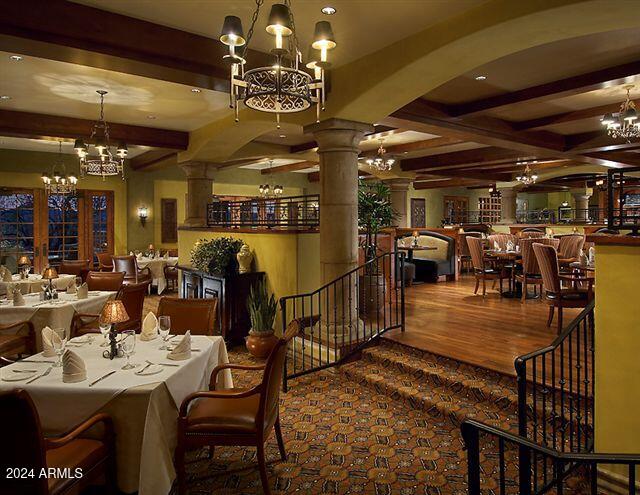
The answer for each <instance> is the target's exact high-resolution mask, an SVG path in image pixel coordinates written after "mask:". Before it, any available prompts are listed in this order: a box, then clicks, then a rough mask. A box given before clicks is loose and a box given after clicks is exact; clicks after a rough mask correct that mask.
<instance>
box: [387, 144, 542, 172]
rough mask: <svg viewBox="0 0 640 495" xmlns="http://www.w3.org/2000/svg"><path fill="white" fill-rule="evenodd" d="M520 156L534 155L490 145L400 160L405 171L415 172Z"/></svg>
mask: <svg viewBox="0 0 640 495" xmlns="http://www.w3.org/2000/svg"><path fill="white" fill-rule="evenodd" d="M518 158H521V159H525V158H533V157H527V156H523V154H522V153H519V152H517V151H512V150H507V149H503V148H495V147H489V148H479V149H473V150H464V151H454V152H452V153H442V154H440V155H430V156H423V157H420V158H409V159H407V160H402V161H401V162H400V168H401V169H402V170H403V171H405V172H413V171H418V170H429V169H432V168H445V167H449V166H457V165H466V166H471V165H475V164H490V163H496V162H497V161H504V160H509V161H511V160H514V159H518Z"/></svg>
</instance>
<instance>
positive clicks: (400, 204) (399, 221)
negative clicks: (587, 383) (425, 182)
mask: <svg viewBox="0 0 640 495" xmlns="http://www.w3.org/2000/svg"><path fill="white" fill-rule="evenodd" d="M384 183H385V184H387V185H388V186H389V188H390V189H391V206H392V207H393V209H394V211H395V212H396V215H397V216H396V220H395V222H394V223H395V224H396V225H397V226H398V227H400V228H402V229H405V228H407V227H408V226H409V215H408V214H407V195H408V192H409V184H411V181H410V180H409V179H389V180H385V181H384Z"/></svg>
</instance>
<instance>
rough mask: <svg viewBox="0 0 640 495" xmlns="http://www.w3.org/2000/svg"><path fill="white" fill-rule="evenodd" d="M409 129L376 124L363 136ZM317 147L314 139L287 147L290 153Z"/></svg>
mask: <svg viewBox="0 0 640 495" xmlns="http://www.w3.org/2000/svg"><path fill="white" fill-rule="evenodd" d="M407 130H409V129H398V127H391V126H388V125H382V124H376V125H375V128H374V131H373V132H369V133H368V134H365V135H364V137H365V138H369V139H374V138H376V137H377V136H385V135H387V136H388V135H391V134H400V133H401V132H406V131H407ZM317 147H318V143H317V142H316V141H309V142H307V143H302V144H294V145H293V146H291V147H290V148H289V152H290V153H301V152H303V151H309V150H312V149H314V148H317Z"/></svg>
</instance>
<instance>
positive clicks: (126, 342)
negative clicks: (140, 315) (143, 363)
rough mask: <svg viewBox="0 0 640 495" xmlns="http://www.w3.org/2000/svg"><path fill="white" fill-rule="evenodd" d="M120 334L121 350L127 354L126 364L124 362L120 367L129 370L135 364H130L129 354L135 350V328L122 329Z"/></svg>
mask: <svg viewBox="0 0 640 495" xmlns="http://www.w3.org/2000/svg"><path fill="white" fill-rule="evenodd" d="M121 335H122V338H121V339H120V344H121V345H122V352H124V355H125V356H127V364H125V365H124V366H123V367H122V369H123V370H131V369H133V368H135V367H136V365H135V364H131V362H130V359H131V355H132V354H133V352H134V351H135V350H136V332H135V330H124V331H123V332H122V334H121Z"/></svg>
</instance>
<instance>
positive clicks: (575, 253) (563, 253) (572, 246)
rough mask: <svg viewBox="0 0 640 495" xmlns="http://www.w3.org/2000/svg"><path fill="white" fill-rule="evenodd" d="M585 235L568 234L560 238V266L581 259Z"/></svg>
mask: <svg viewBox="0 0 640 495" xmlns="http://www.w3.org/2000/svg"><path fill="white" fill-rule="evenodd" d="M584 240H585V238H584V235H582V234H568V235H563V236H560V244H559V245H558V262H559V263H560V265H568V264H569V263H573V262H574V261H578V260H579V259H580V251H581V250H582V247H583V246H584Z"/></svg>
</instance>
